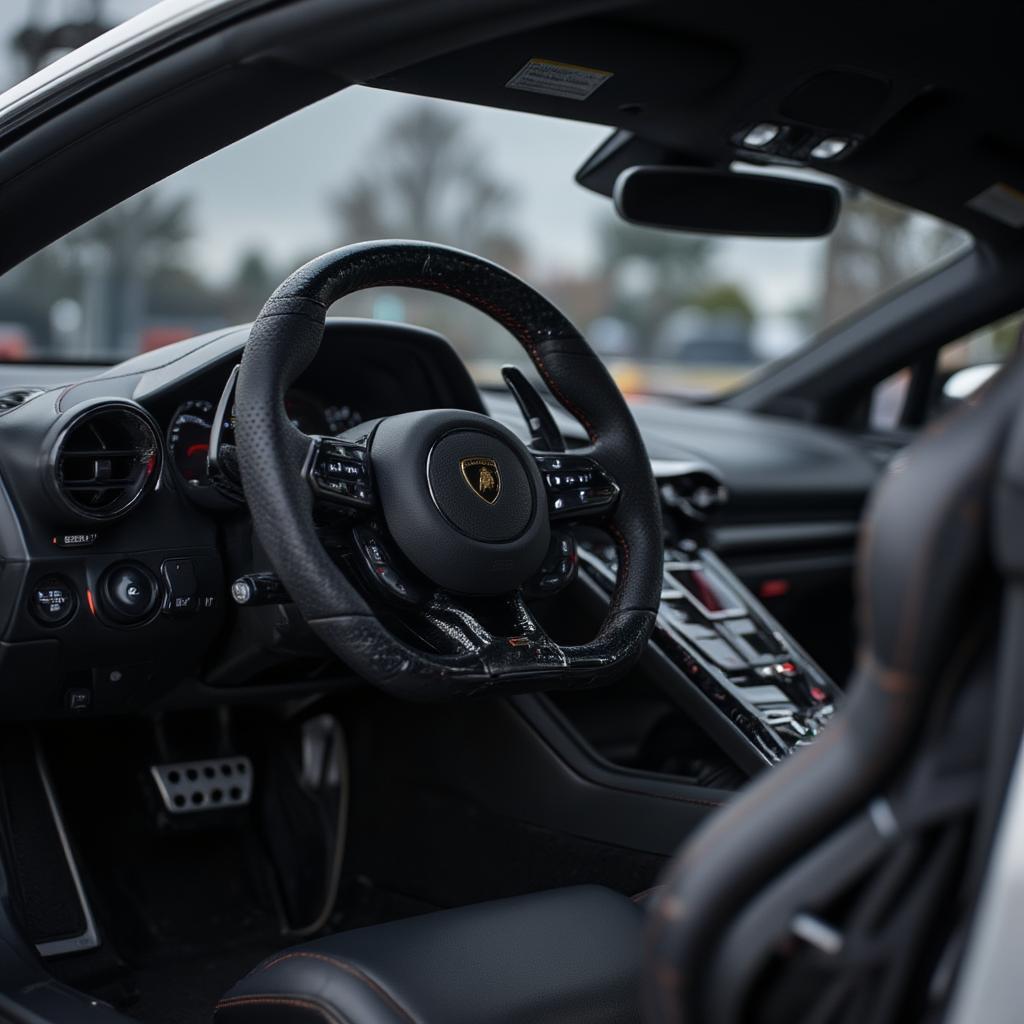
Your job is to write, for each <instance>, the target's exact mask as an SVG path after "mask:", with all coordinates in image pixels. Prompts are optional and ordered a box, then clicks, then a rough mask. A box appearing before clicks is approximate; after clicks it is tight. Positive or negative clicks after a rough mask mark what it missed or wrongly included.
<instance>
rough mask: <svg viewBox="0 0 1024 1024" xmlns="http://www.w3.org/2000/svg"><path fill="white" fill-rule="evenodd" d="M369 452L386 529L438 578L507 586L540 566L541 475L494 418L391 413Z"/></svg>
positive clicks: (447, 583) (450, 584)
mask: <svg viewBox="0 0 1024 1024" xmlns="http://www.w3.org/2000/svg"><path fill="white" fill-rule="evenodd" d="M371 459H372V465H373V472H374V478H375V480H376V485H377V489H378V491H379V494H380V499H381V508H382V510H383V513H384V518H385V520H386V521H387V525H388V529H389V530H390V532H391V534H392V536H393V537H394V539H395V541H396V543H397V544H398V546H399V547H400V548H401V549H402V552H403V554H404V555H405V556H406V558H408V559H409V561H410V562H412V563H413V565H415V566H416V567H417V568H418V569H419V570H420V571H421V572H422V573H424V574H425V575H426V576H427V577H428V578H430V579H431V580H433V581H434V582H435V583H437V584H438V585H439V586H441V587H443V588H445V589H447V590H453V591H456V592H458V593H465V594H482V595H486V594H503V593H508V592H509V591H510V590H513V589H515V588H516V587H517V586H519V585H520V584H522V583H523V582H525V580H527V579H528V578H529V577H530V576H531V575H533V573H535V572H536V571H537V569H538V568H539V567H540V564H541V562H542V561H543V559H544V555H545V553H546V551H547V547H548V543H549V540H550V528H549V525H548V512H547V508H546V506H545V503H544V487H543V482H542V480H541V477H540V472H539V470H538V469H537V466H536V463H535V462H534V460H533V459H532V458H531V456H530V454H529V452H528V451H527V450H526V447H525V445H523V443H522V442H521V441H520V440H519V439H518V438H517V437H516V436H515V435H514V434H513V433H512V432H511V431H509V430H507V429H505V428H504V427H503V426H501V425H500V424H499V423H496V422H495V421H494V420H491V419H489V418H488V417H486V416H481V415H479V414H477V413H469V412H460V411H458V410H450V409H436V410H430V411H428V412H418V413H405V414H403V415H400V416H392V417H390V418H388V419H386V420H384V421H383V422H382V423H381V425H380V427H379V428H378V429H377V431H376V433H375V434H374V437H373V444H372V449H371Z"/></svg>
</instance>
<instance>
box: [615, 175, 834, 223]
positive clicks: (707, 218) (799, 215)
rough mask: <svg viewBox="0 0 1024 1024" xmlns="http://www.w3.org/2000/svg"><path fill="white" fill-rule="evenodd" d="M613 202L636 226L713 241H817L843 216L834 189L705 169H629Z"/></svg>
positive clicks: (793, 179)
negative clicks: (690, 233)
mask: <svg viewBox="0 0 1024 1024" xmlns="http://www.w3.org/2000/svg"><path fill="white" fill-rule="evenodd" d="M613 196H614V199H615V209H616V210H617V211H618V213H619V216H620V217H622V218H623V219H624V220H627V221H630V222H631V223H633V224H644V225H648V226H650V227H659V228H672V229H675V230H677V231H695V232H701V233H705V234H714V235H753V236H757V237H764V238H817V237H818V236H820V235H827V234H828V233H829V232H830V231H831V230H832V228H833V227H834V226H835V223H836V218H837V217H838V216H839V192H838V190H837V189H835V188H833V187H832V186H831V185H822V184H819V183H818V182H814V181H803V180H798V179H796V178H778V177H772V176H770V175H762V174H736V173H734V172H732V171H716V170H708V169H706V168H702V167H701V168H698V167H631V168H629V169H628V170H626V171H623V172H622V173H621V174H620V175H619V176H618V178H617V179H616V181H615V191H614V193H613Z"/></svg>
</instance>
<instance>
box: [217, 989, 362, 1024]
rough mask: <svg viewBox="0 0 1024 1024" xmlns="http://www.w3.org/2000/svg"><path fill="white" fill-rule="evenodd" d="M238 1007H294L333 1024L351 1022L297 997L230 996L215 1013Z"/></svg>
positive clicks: (219, 1005)
mask: <svg viewBox="0 0 1024 1024" xmlns="http://www.w3.org/2000/svg"><path fill="white" fill-rule="evenodd" d="M236 1006H293V1007H298V1008H299V1009H300V1010H312V1011H313V1012H314V1013H318V1014H320V1016H321V1017H323V1019H324V1020H326V1021H331V1022H333V1024H348V1020H349V1019H348V1017H345V1016H343V1015H342V1014H340V1013H338V1012H336V1011H335V1010H333V1009H330V1008H329V1007H326V1006H322V1005H321V1004H320V1003H316V1002H314V1001H313V1000H312V999H300V998H298V997H295V996H293V997H288V996H229V997H228V998H227V999H222V1000H221V1001H220V1002H219V1003H218V1004H217V1005H216V1007H214V1011H215V1012H219V1011H221V1010H231V1009H234V1007H236Z"/></svg>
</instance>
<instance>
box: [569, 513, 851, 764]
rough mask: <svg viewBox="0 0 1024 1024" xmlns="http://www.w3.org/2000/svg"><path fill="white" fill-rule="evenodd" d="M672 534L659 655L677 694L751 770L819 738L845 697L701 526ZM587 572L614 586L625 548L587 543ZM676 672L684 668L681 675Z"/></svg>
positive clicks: (664, 679) (668, 685) (667, 686)
mask: <svg viewBox="0 0 1024 1024" xmlns="http://www.w3.org/2000/svg"><path fill="white" fill-rule="evenodd" d="M692 534H693V535H692V536H690V537H683V536H681V537H676V538H674V539H669V540H666V545H665V559H664V566H663V570H662V573H663V575H662V592H661V607H660V610H659V614H658V619H657V625H656V628H655V634H654V638H653V642H652V648H653V649H654V650H653V653H654V655H655V656H657V657H658V658H659V659H661V660H662V661H663V662H667V663H668V664H667V665H665V666H664V667H665V668H666V669H667V671H661V672H658V673H657V675H658V678H659V685H660V686H661V689H662V690H663V691H664V692H665V693H666V694H667V695H668V696H669V698H670V699H671V700H672V701H673V702H674V703H676V704H677V705H678V706H680V707H682V708H683V709H684V710H686V711H687V712H688V713H689V714H690V715H691V716H693V717H697V718H699V720H700V722H701V725H702V726H703V727H704V728H706V729H707V730H708V731H709V732H710V733H711V734H712V735H713V736H714V738H715V739H716V742H717V743H718V744H719V746H720V747H721V749H722V750H723V751H724V752H726V753H728V754H729V755H730V756H731V758H732V759H733V760H734V761H735V762H736V763H737V765H739V766H741V767H743V768H744V769H745V770H746V771H748V772H751V773H752V772H754V771H756V770H758V769H759V768H763V767H765V766H767V765H771V764H775V763H777V762H778V761H781V760H783V759H784V758H786V757H788V756H789V755H790V754H791V753H793V751H794V750H796V749H798V748H799V747H801V746H804V745H806V744H808V743H810V742H812V741H813V740H814V738H815V737H816V736H817V735H818V734H819V733H820V732H821V730H822V729H823V728H825V727H826V726H827V725H828V723H829V721H830V719H831V718H832V715H833V713H834V711H835V708H836V704H837V701H839V700H840V699H841V693H840V691H839V689H838V687H836V685H835V684H834V683H833V682H832V681H831V680H830V679H829V678H828V677H827V676H826V675H825V673H824V672H823V671H822V670H821V669H820V668H819V667H818V666H817V665H816V664H815V663H814V661H813V660H812V658H811V657H810V656H809V655H808V654H807V653H806V652H805V651H804V650H803V649H802V648H801V647H800V645H799V644H798V643H797V642H796V641H795V640H794V639H793V638H792V637H791V636H789V635H788V634H787V633H786V632H785V630H784V629H783V627H782V626H781V625H780V624H779V623H778V622H777V621H776V620H775V619H774V617H773V616H772V615H771V613H770V612H769V611H768V610H767V609H766V608H765V607H764V606H763V605H762V604H761V603H760V602H759V601H758V600H757V599H756V598H755V597H754V596H753V594H751V593H750V591H749V590H747V588H746V587H745V586H744V585H743V584H742V583H741V582H740V581H739V580H738V579H737V578H736V577H735V576H734V575H733V573H732V572H731V571H730V570H729V568H728V567H727V566H726V565H725V564H724V563H723V562H722V561H721V559H719V558H718V557H717V555H716V554H715V553H714V552H713V551H712V550H711V549H710V548H708V547H707V546H705V545H704V544H703V543H702V542H701V540H700V539H699V537H700V530H699V529H698V530H693V531H692ZM579 558H580V567H581V569H582V570H583V573H582V575H584V576H586V577H587V579H588V581H589V582H590V584H591V585H592V586H594V587H597V588H599V589H601V590H603V591H605V592H610V591H611V588H612V586H613V584H614V581H615V576H616V572H617V570H618V560H617V551H616V548H615V546H614V545H613V544H611V543H606V542H605V541H604V540H603V539H599V538H598V537H597V535H595V536H594V537H592V538H590V539H587V540H584V541H582V542H581V544H580V549H579ZM672 668H675V669H676V670H677V671H674V672H673V671H671V669H672Z"/></svg>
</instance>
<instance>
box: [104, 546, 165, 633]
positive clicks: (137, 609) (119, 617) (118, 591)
mask: <svg viewBox="0 0 1024 1024" xmlns="http://www.w3.org/2000/svg"><path fill="white" fill-rule="evenodd" d="M99 597H100V607H101V609H102V611H104V612H105V613H106V614H107V615H108V616H109V617H110V618H111V619H113V620H114V621H115V622H118V623H121V624H122V625H126V626H130V625H135V624H136V623H139V622H143V621H144V620H145V619H148V618H149V617H150V615H152V613H153V611H154V609H155V608H156V604H157V601H158V599H159V597H160V586H159V584H158V583H157V581H156V579H155V578H154V576H153V574H152V573H151V572H150V571H149V570H148V569H147V568H145V566H142V565H138V564H136V563H134V562H123V563H121V564H120V565H115V566H113V567H111V568H110V569H108V570H107V571H106V572H105V573H104V574H103V578H102V579H101V580H100V586H99Z"/></svg>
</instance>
